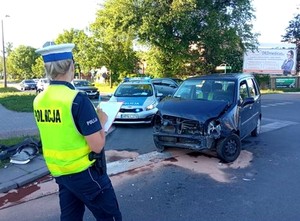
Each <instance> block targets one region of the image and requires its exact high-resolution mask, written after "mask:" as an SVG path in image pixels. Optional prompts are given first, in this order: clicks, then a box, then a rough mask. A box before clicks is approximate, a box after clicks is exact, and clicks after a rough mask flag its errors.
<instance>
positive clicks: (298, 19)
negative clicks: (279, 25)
mask: <svg viewBox="0 0 300 221" xmlns="http://www.w3.org/2000/svg"><path fill="white" fill-rule="evenodd" d="M299 27H300V14H298V15H296V16H295V17H294V19H293V20H291V21H290V22H289V26H288V27H287V28H286V29H285V31H286V33H285V35H283V36H282V42H288V43H293V44H296V48H297V62H296V72H297V73H298V72H299V71H300V28H299Z"/></svg>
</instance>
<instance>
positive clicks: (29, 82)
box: [20, 79, 36, 91]
mask: <svg viewBox="0 0 300 221" xmlns="http://www.w3.org/2000/svg"><path fill="white" fill-rule="evenodd" d="M20 88H21V90H22V91H25V90H35V89H36V83H35V82H34V80H33V79H25V80H23V81H21V83H20Z"/></svg>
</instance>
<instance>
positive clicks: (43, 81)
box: [36, 78, 50, 93]
mask: <svg viewBox="0 0 300 221" xmlns="http://www.w3.org/2000/svg"><path fill="white" fill-rule="evenodd" d="M49 84H50V80H49V79H48V78H41V79H39V80H38V82H37V84H36V92H37V93H40V92H42V91H43V90H45V88H46V87H48V85H49Z"/></svg>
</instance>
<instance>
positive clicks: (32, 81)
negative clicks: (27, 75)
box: [24, 80, 35, 84]
mask: <svg viewBox="0 0 300 221" xmlns="http://www.w3.org/2000/svg"><path fill="white" fill-rule="evenodd" d="M24 83H26V84H35V82H34V80H25V81H24Z"/></svg>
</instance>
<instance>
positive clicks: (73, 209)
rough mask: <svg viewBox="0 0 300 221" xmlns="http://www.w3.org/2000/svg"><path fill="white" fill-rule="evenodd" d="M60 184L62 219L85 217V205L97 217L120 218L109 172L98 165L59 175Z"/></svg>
mask: <svg viewBox="0 0 300 221" xmlns="http://www.w3.org/2000/svg"><path fill="white" fill-rule="evenodd" d="M56 183H57V184H58V185H59V200H60V202H59V203H60V208H61V221H82V220H83V214H84V210H85V206H87V208H89V210H90V211H91V212H92V213H93V215H94V216H95V218H96V219H97V221H100V220H101V221H121V220H122V216H121V212H120V210H119V205H118V201H117V198H116V195H115V191H114V189H113V186H112V184H111V181H110V179H109V177H108V176H107V174H103V175H102V174H100V173H99V172H98V171H97V170H96V168H95V167H90V168H88V169H87V170H85V171H83V172H80V173H77V174H73V175H65V176H60V177H56Z"/></svg>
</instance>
